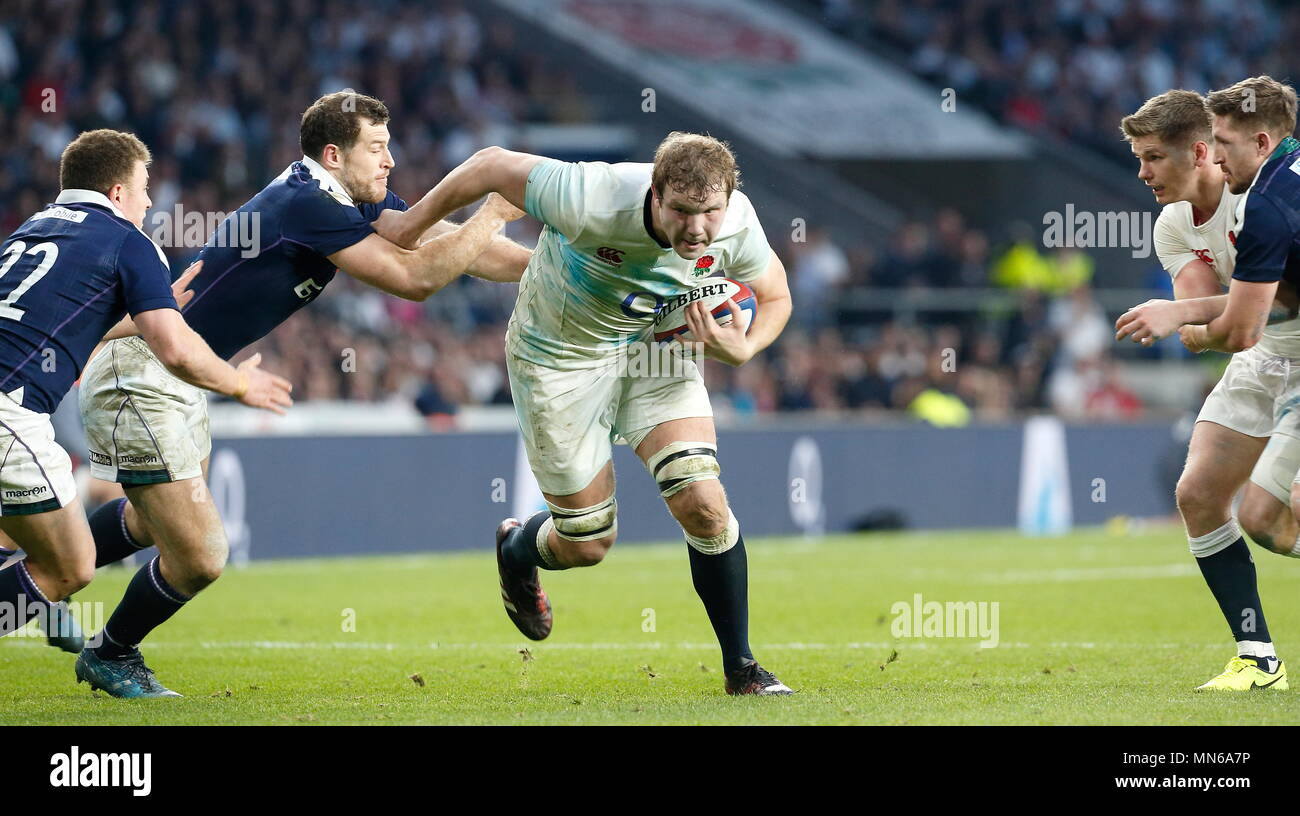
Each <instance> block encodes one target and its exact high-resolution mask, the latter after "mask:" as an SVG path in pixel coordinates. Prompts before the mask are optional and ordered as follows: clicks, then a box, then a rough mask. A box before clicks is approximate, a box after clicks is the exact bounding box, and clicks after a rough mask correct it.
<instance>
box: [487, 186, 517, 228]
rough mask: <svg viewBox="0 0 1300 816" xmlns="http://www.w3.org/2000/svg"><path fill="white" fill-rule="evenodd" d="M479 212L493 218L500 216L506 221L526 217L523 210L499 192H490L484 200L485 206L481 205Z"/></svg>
mask: <svg viewBox="0 0 1300 816" xmlns="http://www.w3.org/2000/svg"><path fill="white" fill-rule="evenodd" d="M479 212H481V213H483V214H485V215H488V216H490V217H492V218H500V219H501V220H502V221H506V222H510V221H515V220H518V219H520V218H523V217H524V211H523V210H521V209H519V208H518V207H516V206H515V205H514V204H511V203H510V202H509V201H506V199H505V197H504V196H502V195H500V194H499V193H488V197H487V198H486V199H484V200H483V206H482V207H479Z"/></svg>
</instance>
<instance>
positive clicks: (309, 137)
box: [298, 90, 388, 159]
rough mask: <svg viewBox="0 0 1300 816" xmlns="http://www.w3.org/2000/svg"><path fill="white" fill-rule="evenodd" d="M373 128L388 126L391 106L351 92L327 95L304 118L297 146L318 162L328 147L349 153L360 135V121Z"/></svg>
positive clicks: (304, 153) (305, 113)
mask: <svg viewBox="0 0 1300 816" xmlns="http://www.w3.org/2000/svg"><path fill="white" fill-rule="evenodd" d="M362 119H365V120H367V121H369V122H370V124H373V125H383V124H387V123H388V106H387V105H385V104H384V103H383V102H380V101H379V100H378V99H375V98H374V97H373V96H366V95H365V94H360V93H357V92H356V91H352V90H343V91H338V92H337V93H332V94H326V95H325V96H322V97H321V98H320V99H317V100H316V101H315V102H313V103H312V104H311V107H310V108H308V109H307V110H306V111H305V112H304V113H303V115H302V127H301V128H300V129H299V131H298V143H299V145H301V147H302V154H303V155H304V156H307V157H309V158H313V159H319V158H320V156H321V154H322V153H324V152H325V146H326V145H334V146H335V147H337V148H339V149H340V150H348V149H350V148H351V147H352V146H353V145H354V144H356V143H357V137H358V136H359V135H360V134H361V120H362Z"/></svg>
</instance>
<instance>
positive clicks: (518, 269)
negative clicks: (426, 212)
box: [421, 221, 533, 283]
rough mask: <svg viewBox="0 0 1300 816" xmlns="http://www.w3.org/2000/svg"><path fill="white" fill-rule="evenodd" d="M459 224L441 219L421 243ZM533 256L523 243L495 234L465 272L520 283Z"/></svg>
mask: <svg viewBox="0 0 1300 816" xmlns="http://www.w3.org/2000/svg"><path fill="white" fill-rule="evenodd" d="M458 226H459V225H458V224H455V223H453V222H451V221H439V222H438V223H436V224H434V225H433V226H432V227H431V228H430V229H429V231H428V232H427V233H425V236H424V238H423V239H421V243H423V242H426V241H431V240H433V239H434V238H437V237H438V236H440V235H443V234H445V233H448V232H451V231H452V230H454V229H456V228H457V227H458ZM532 257H533V253H532V250H530V249H529V248H528V247H526V246H524V245H523V244H520V243H517V242H515V241H512V240H510V239H509V238H507V237H505V236H504V235H494V236H492V243H490V244H488V248H487V249H485V250H484V251H483V254H482V255H479V256H478V257H477V258H475V259H474V262H473V263H471V264H470V265H469V268H468V269H466V270H465V274H467V275H473V276H474V277H476V278H481V279H483V280H487V281H495V282H496V283H518V282H519V279H520V278H522V277H523V275H524V269H525V268H526V267H527V266H528V261H529V259H530V258H532Z"/></svg>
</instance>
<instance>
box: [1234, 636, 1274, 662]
mask: <svg viewBox="0 0 1300 816" xmlns="http://www.w3.org/2000/svg"><path fill="white" fill-rule="evenodd" d="M1237 654H1238V655H1239V656H1241V657H1271V658H1273V659H1274V660H1277V651H1276V650H1275V649H1274V648H1273V644H1272V642H1269V643H1264V642H1262V641H1258V640H1239V641H1237Z"/></svg>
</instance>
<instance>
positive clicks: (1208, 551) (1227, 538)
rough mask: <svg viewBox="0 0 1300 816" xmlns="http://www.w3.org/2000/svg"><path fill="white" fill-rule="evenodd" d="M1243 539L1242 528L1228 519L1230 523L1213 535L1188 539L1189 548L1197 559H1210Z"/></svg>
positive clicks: (1233, 520)
mask: <svg viewBox="0 0 1300 816" xmlns="http://www.w3.org/2000/svg"><path fill="white" fill-rule="evenodd" d="M1239 538H1241V527H1240V525H1238V524H1237V520H1236V519H1228V523H1227V524H1225V525H1223V526H1222V527H1220V528H1219V529H1217V530H1215V531H1214V532H1212V533H1206V534H1205V535H1203V536H1197V537H1196V538H1190V537H1189V538H1188V539H1187V548H1188V549H1189V550H1191V551H1192V555H1194V556H1196V557H1197V558H1208V557H1209V556H1211V555H1214V554H1215V553H1217V552H1220V551H1222V550H1225V549H1227V548H1228V546H1229V545H1231V544H1232V542H1234V541H1236V540H1237V539H1239Z"/></svg>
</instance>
